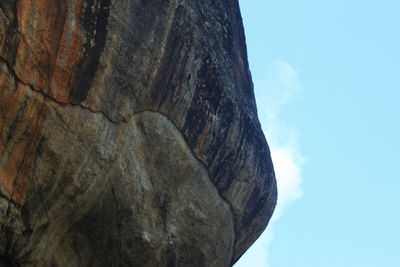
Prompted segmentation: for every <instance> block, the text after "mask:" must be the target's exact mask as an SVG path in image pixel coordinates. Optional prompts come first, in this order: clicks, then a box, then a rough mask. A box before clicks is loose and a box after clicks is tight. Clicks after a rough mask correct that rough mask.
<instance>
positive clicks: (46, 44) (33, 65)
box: [15, 0, 84, 103]
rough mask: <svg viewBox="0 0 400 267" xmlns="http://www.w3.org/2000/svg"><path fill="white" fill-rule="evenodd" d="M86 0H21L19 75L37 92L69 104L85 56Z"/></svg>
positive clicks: (19, 14) (17, 57)
mask: <svg viewBox="0 0 400 267" xmlns="http://www.w3.org/2000/svg"><path fill="white" fill-rule="evenodd" d="M81 11H82V0H70V1H54V0H21V1H20V2H19V5H18V23H19V24H18V25H19V32H20V34H21V39H22V41H21V42H20V44H19V47H18V51H17V56H16V61H15V72H16V73H17V74H18V76H19V77H20V79H21V80H22V81H23V82H25V83H29V84H31V85H33V86H34V87H35V88H36V89H37V90H42V91H43V92H44V93H46V94H48V95H50V96H51V97H53V98H55V99H56V100H57V101H59V102H63V103H68V102H69V99H68V95H69V92H70V91H71V84H72V82H73V81H74V80H75V75H76V72H77V66H79V62H80V61H81V58H82V57H83V54H84V44H83V41H82V36H83V34H82V31H81V29H80V23H79V19H80V15H81Z"/></svg>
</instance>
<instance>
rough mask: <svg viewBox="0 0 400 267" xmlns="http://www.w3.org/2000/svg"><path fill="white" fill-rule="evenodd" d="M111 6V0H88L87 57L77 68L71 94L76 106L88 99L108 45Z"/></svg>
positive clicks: (85, 15)
mask: <svg viewBox="0 0 400 267" xmlns="http://www.w3.org/2000/svg"><path fill="white" fill-rule="evenodd" d="M110 6H111V0H88V1H87V6H86V8H85V11H84V12H83V16H82V25H83V27H84V29H85V32H86V42H85V45H84V46H85V55H84V56H83V59H82V61H81V62H80V64H79V65H78V67H77V70H78V71H77V77H76V84H75V86H73V88H74V89H73V90H72V91H71V92H70V99H71V101H72V102H73V103H75V104H77V103H81V102H83V101H84V100H85V99H86V97H87V95H88V93H89V90H90V87H91V85H92V80H93V79H94V77H95V74H96V71H97V67H98V65H99V62H100V57H101V55H102V53H103V51H104V47H105V43H106V36H107V26H108V17H109V15H110ZM92 7H94V8H93V9H92Z"/></svg>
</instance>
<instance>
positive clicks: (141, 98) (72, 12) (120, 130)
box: [0, 0, 277, 266]
mask: <svg viewBox="0 0 400 267" xmlns="http://www.w3.org/2000/svg"><path fill="white" fill-rule="evenodd" d="M0 128H1V133H0V139H1V142H0V153H1V157H0V227H1V229H2V231H1V232H0V262H1V261H3V262H2V263H0V266H1V264H3V265H5V266H231V265H232V264H233V263H234V262H235V261H236V260H237V259H238V258H239V257H240V256H241V255H242V254H243V253H244V252H245V251H246V250H247V248H248V247H249V246H250V245H251V244H252V243H253V242H254V241H255V239H257V237H258V236H259V235H260V234H261V232H262V231H263V230H264V229H265V227H266V226H267V224H268V221H269V219H270V217H271V215H272V212H273V209H274V207H275V203H276V197H277V192H276V181H275V176H274V170H273V165H272V161H271V158H270V152H269V148H268V145H267V143H266V141H265V138H264V135H263V133H262V131H261V127H260V125H259V122H258V118H257V110H256V104H255V99H254V94H253V85H252V81H251V75H250V72H249V67H248V62H247V55H246V46H245V38H244V32H243V26H242V21H241V17H240V12H239V6H238V3H237V1H221V0H217V1H215V0H205V1H185V0H167V1H156V0H150V1H140V0H118V1H115V0H59V1H54V0H2V1H1V2H0Z"/></svg>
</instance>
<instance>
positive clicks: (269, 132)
mask: <svg viewBox="0 0 400 267" xmlns="http://www.w3.org/2000/svg"><path fill="white" fill-rule="evenodd" d="M301 90H302V87H301V85H300V83H299V80H298V75H297V71H296V70H295V69H294V68H293V67H292V66H290V65H289V64H288V63H286V62H285V61H283V60H276V61H275V62H274V63H273V64H272V65H271V66H270V68H269V70H268V72H267V74H266V76H265V77H264V79H263V80H262V81H261V82H257V81H255V93H256V99H257V105H258V115H259V118H260V121H261V124H262V126H263V130H264V133H265V135H266V137H267V140H268V144H269V146H270V150H271V156H272V161H273V162H274V167H275V173H276V179H277V185H278V203H277V206H276V209H275V212H274V215H273V217H272V219H271V222H270V224H269V226H268V228H267V229H266V231H265V232H264V233H263V234H262V235H261V236H260V238H259V239H258V240H257V241H256V242H255V243H254V244H253V246H252V247H251V248H250V249H249V250H248V251H247V252H246V253H245V254H244V255H243V256H242V258H241V259H240V260H239V261H238V263H237V264H235V267H252V266H257V267H270V264H269V261H268V247H269V246H270V244H271V242H272V241H273V238H274V230H273V229H274V223H276V221H277V220H278V219H279V218H280V217H281V216H282V214H283V213H284V211H285V209H286V208H287V207H288V206H289V205H290V204H291V203H293V201H295V200H297V199H299V198H301V196H302V195H303V191H302V189H301V180H302V179H301V166H302V165H303V163H304V162H305V159H304V157H302V156H301V154H300V152H299V148H298V143H297V142H298V141H297V140H298V133H297V131H296V130H295V129H293V128H292V127H290V125H287V124H286V123H285V122H284V121H283V120H282V119H280V118H279V112H280V111H281V109H282V108H283V106H284V105H287V104H288V103H289V102H290V101H291V100H293V98H295V97H296V96H298V95H299V93H300V92H301Z"/></svg>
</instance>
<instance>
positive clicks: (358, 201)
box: [235, 0, 400, 267]
mask: <svg viewBox="0 0 400 267" xmlns="http://www.w3.org/2000/svg"><path fill="white" fill-rule="evenodd" d="M240 5H241V12H242V17H243V22H244V26H245V32H246V40H247V48H248V56H249V63H250V69H251V72H252V77H253V82H254V87H255V94H256V100H257V103H258V114H259V118H260V121H261V124H262V127H263V130H264V134H265V136H266V138H267V140H268V143H269V146H270V149H271V155H272V159H273V162H274V165H275V171H276V176H277V182H278V192H279V200H278V205H277V208H276V211H275V214H274V216H273V218H272V220H271V222H270V224H269V226H268V228H267V230H266V231H265V232H264V233H263V234H262V235H261V237H260V238H259V239H258V240H257V242H256V243H255V244H254V245H253V246H252V247H251V248H250V249H249V250H248V251H247V252H246V254H245V255H244V256H243V257H242V258H241V259H240V260H239V262H238V263H237V264H236V265H235V267H400V208H399V206H400V156H399V153H400V103H399V102H400V1H398V0H379V1H378V0H364V1H361V0H347V1H345V0H335V1H330V0H327V1H321V0H314V1H312V0H292V1H290V0H280V1H272V0H240Z"/></svg>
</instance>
